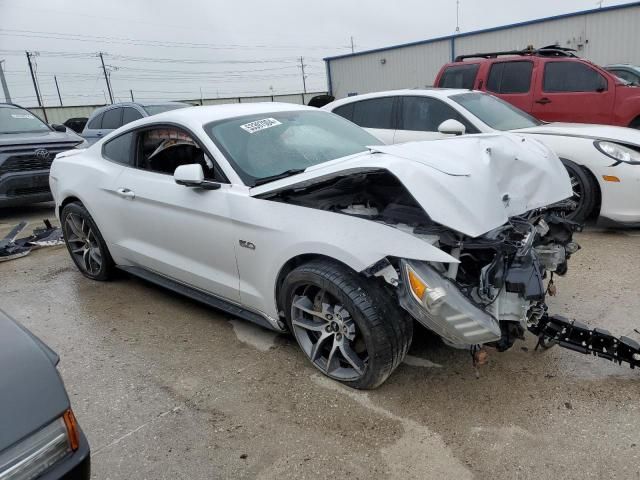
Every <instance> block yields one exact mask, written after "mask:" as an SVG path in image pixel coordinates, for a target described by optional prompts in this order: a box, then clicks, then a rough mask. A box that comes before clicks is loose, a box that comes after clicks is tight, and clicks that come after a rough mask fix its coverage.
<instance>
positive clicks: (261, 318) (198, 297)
mask: <svg viewBox="0 0 640 480" xmlns="http://www.w3.org/2000/svg"><path fill="white" fill-rule="evenodd" d="M118 268H119V269H120V270H123V271H125V272H127V273H130V274H131V275H134V276H136V277H138V278H141V279H143V280H146V281H148V282H151V283H154V284H156V285H159V286H161V287H164V288H166V289H168V290H172V291H174V292H176V293H179V294H180V295H184V296H185V297H189V298H191V299H192V300H195V301H197V302H201V303H204V304H205V305H208V306H210V307H213V308H215V309H217V310H221V311H223V312H225V313H228V314H230V315H233V316H236V317H240V318H242V319H244V320H248V321H250V322H253V323H255V324H257V325H260V326H261V327H264V328H268V329H269V330H275V331H277V332H282V331H284V329H283V328H280V325H279V322H277V321H276V320H274V319H272V318H270V317H268V316H267V315H263V314H261V313H258V312H254V311H253V310H248V309H246V308H244V307H242V306H240V305H238V304H236V303H234V302H231V301H229V300H225V299H223V298H221V297H217V296H215V295H213V294H211V293H207V292H204V291H202V290H198V289H196V288H194V287H191V286H189V285H185V284H183V283H180V282H176V281H175V280H172V279H170V278H168V277H165V276H162V275H160V274H157V273H155V272H152V271H151V270H147V269H145V268H141V267H130V266H124V265H118Z"/></svg>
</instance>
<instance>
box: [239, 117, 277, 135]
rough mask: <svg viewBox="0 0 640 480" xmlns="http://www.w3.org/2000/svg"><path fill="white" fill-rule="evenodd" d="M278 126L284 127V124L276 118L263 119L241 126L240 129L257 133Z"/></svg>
mask: <svg viewBox="0 0 640 480" xmlns="http://www.w3.org/2000/svg"><path fill="white" fill-rule="evenodd" d="M277 125H282V123H280V122H279V121H278V120H276V119H275V118H263V119H262V120H256V121H255V122H250V123H245V124H244V125H240V128H241V129H243V130H244V131H246V132H249V133H256V132H259V131H260V130H264V129H265V128H271V127H275V126H277Z"/></svg>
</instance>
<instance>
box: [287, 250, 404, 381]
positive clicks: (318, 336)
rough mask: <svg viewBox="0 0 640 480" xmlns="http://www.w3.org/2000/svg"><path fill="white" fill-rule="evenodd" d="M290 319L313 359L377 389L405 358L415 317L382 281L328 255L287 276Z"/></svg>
mask: <svg viewBox="0 0 640 480" xmlns="http://www.w3.org/2000/svg"><path fill="white" fill-rule="evenodd" d="M282 292H283V305H284V306H285V310H286V316H287V323H288V325H289V328H290V329H291V331H292V333H293V335H294V337H295V338H296V341H297V342H298V345H300V348H301V349H302V351H303V352H304V353H305V355H306V356H307V358H308V359H309V360H310V361H311V363H312V364H313V365H314V366H315V367H316V368H318V369H319V370H320V371H321V372H322V373H323V374H325V375H327V376H328V377H330V378H332V379H334V380H338V381H340V382H342V383H344V384H346V385H348V386H350V387H353V388H362V389H368V388H375V387H377V386H379V385H380V384H382V383H383V382H384V381H385V380H386V379H387V377H388V376H389V375H390V374H391V372H393V370H395V368H396V367H397V366H398V365H399V364H400V362H401V361H402V360H403V359H404V356H405V355H406V353H407V350H408V349H409V346H410V344H411V338H412V334H413V322H412V320H411V318H409V317H408V315H407V314H406V313H405V312H404V311H403V310H401V309H400V308H399V307H398V306H397V305H396V304H395V302H394V301H393V299H392V297H391V295H390V294H388V293H387V292H386V291H385V290H384V289H383V288H382V287H381V286H380V285H377V284H375V283H373V282H372V281H369V280H368V279H365V278H362V277H360V276H359V275H357V274H356V273H355V272H353V271H351V270H349V269H348V268H347V267H345V266H343V265H341V264H339V263H336V262H332V261H329V260H318V261H313V262H310V263H307V264H305V265H302V266H300V267H298V268H296V269H294V270H293V271H291V272H290V273H289V275H288V276H287V278H286V279H285V281H284V284H283V288H282Z"/></svg>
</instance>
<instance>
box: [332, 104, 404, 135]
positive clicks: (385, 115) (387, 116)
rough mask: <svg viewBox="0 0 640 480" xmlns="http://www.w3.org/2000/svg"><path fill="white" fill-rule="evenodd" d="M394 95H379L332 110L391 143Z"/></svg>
mask: <svg viewBox="0 0 640 480" xmlns="http://www.w3.org/2000/svg"><path fill="white" fill-rule="evenodd" d="M396 108H397V107H396V97H379V98H370V99H367V100H359V101H356V102H352V103H348V104H346V105H342V106H340V107H337V108H335V109H334V110H333V113H336V114H338V115H340V116H342V117H344V118H346V119H347V120H351V121H352V122H353V123H355V124H356V125H359V126H361V127H362V128H364V129H366V130H367V131H368V132H369V133H371V134H372V135H373V136H375V137H377V138H378V139H379V140H380V141H382V142H383V143H386V144H387V145H391V144H392V143H393V137H394V134H395V128H396V116H397V115H396Z"/></svg>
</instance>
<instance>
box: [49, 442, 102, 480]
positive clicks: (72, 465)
mask: <svg viewBox="0 0 640 480" xmlns="http://www.w3.org/2000/svg"><path fill="white" fill-rule="evenodd" d="M38 478H39V479H40V480H58V479H63V480H88V479H89V478H91V453H90V450H89V442H87V438H86V437H85V435H84V433H83V432H82V430H80V445H79V446H78V449H77V450H76V451H75V452H73V453H72V454H71V455H69V456H67V457H65V458H63V459H62V460H60V461H59V462H58V463H56V464H55V465H54V466H53V467H52V468H50V469H49V470H47V471H46V472H45V473H44V474H43V475H42V476H41V477H38Z"/></svg>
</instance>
